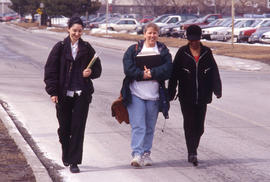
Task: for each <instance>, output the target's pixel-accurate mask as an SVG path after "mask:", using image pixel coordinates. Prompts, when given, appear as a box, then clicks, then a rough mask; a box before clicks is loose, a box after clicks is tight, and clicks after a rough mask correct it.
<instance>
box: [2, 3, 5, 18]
mask: <svg viewBox="0 0 270 182" xmlns="http://www.w3.org/2000/svg"><path fill="white" fill-rule="evenodd" d="M4 11H5V10H4V0H2V15H3V16H4V13H5V12H4Z"/></svg>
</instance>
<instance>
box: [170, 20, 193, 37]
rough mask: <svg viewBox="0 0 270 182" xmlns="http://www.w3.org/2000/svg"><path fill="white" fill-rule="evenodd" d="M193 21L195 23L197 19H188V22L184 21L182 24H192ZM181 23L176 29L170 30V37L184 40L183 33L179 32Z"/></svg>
mask: <svg viewBox="0 0 270 182" xmlns="http://www.w3.org/2000/svg"><path fill="white" fill-rule="evenodd" d="M195 21H197V18H193V19H189V20H187V21H185V22H183V23H188V24H190V23H193V22H195ZM183 23H179V26H178V27H174V28H172V30H171V36H172V37H181V38H184V35H185V31H183V30H181V25H182V24H183Z"/></svg>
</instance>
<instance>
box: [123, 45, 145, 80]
mask: <svg viewBox="0 0 270 182" xmlns="http://www.w3.org/2000/svg"><path fill="white" fill-rule="evenodd" d="M134 53H135V45H132V46H130V47H129V48H128V49H127V51H126V52H125V54H124V57H123V66H124V73H125V75H126V76H128V77H129V78H131V79H133V80H137V81H139V80H143V70H140V69H139V68H138V67H137V66H136V64H135V61H134Z"/></svg>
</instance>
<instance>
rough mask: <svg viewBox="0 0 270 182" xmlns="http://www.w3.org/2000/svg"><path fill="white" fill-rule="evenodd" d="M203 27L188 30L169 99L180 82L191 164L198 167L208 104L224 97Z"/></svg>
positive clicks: (173, 75) (180, 97) (173, 95)
mask: <svg viewBox="0 0 270 182" xmlns="http://www.w3.org/2000/svg"><path fill="white" fill-rule="evenodd" d="M200 38H201V28H200V27H199V26H197V25H191V26H189V27H188V29H187V39H188V41H189V42H188V44H187V45H185V46H183V47H181V48H179V50H178V52H177V53H176V56H175V58H174V62H173V73H172V76H171V78H170V80H169V86H168V90H169V97H170V100H173V99H174V97H175V94H176V87H177V82H178V94H177V96H178V98H179V101H180V105H181V110H182V114H183V118H184V131H185V139H186V145H187V150H188V162H191V163H193V164H194V165H195V166H196V165H198V160H197V148H198V146H199V142H200V138H201V136H202V134H203V132H204V120H205V114H206V108H207V104H208V103H211V101H212V94H213V92H214V94H215V95H216V96H217V98H220V97H221V93H222V92H221V80H220V76H219V71H218V67H217V64H216V62H215V59H214V57H213V54H212V51H211V49H210V48H208V47H206V46H203V45H202V43H201V42H200Z"/></svg>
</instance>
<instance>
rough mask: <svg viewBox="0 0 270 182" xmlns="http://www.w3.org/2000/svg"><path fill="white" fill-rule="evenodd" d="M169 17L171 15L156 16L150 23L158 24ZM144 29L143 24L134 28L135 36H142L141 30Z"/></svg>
mask: <svg viewBox="0 0 270 182" xmlns="http://www.w3.org/2000/svg"><path fill="white" fill-rule="evenodd" d="M169 15H171V14H164V15H160V16H158V17H157V18H155V19H154V20H153V21H152V22H153V23H159V22H162V21H163V20H164V19H165V18H167V17H168V16H169ZM144 27H145V24H144V23H141V24H139V25H138V26H137V27H136V32H137V34H143V29H144Z"/></svg>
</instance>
